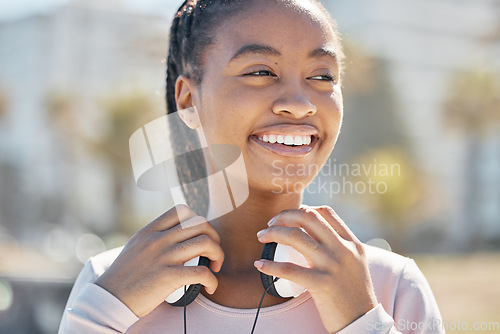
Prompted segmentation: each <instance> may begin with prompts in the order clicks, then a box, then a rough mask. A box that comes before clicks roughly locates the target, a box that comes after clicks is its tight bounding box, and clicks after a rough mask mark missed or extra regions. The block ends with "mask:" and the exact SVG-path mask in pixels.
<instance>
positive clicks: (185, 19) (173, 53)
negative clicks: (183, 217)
mask: <svg viewBox="0 0 500 334" xmlns="http://www.w3.org/2000/svg"><path fill="white" fill-rule="evenodd" d="M243 1H245V2H250V1H249V0H222V1H216V0H208V1H204V0H187V1H184V3H183V4H182V5H181V6H180V8H179V10H178V11H177V14H176V15H175V17H174V20H173V22H172V27H171V30H170V46H169V51H168V58H167V79H166V81H167V82H166V84H167V85H166V86H167V87H166V88H167V89H166V102H167V113H168V114H171V113H174V112H176V111H177V103H176V100H175V83H176V81H177V78H178V77H179V76H180V75H185V76H187V77H189V78H191V79H192V81H193V83H194V84H200V83H201V80H202V73H203V71H202V69H201V68H202V64H201V54H202V52H203V50H204V49H205V47H206V46H207V45H209V44H211V43H212V37H211V36H210V35H211V33H212V31H213V30H214V28H215V25H216V24H217V22H218V21H219V18H220V17H221V16H222V15H227V14H232V13H233V12H235V11H237V10H241V9H242V8H241V6H239V7H237V6H227V5H228V4H236V3H238V2H243ZM170 132H171V142H172V143H173V150H174V154H175V156H176V158H175V159H176V166H177V174H178V176H179V182H180V184H181V185H182V192H183V193H184V196H185V198H186V201H187V204H188V205H189V207H190V208H191V209H192V210H193V211H195V212H196V213H197V214H198V215H201V216H205V215H206V214H207V211H208V204H209V203H208V200H209V198H208V183H207V180H206V177H207V175H206V174H207V171H206V165H205V159H204V156H203V152H202V150H195V149H196V148H198V147H200V141H199V139H198V136H197V134H196V133H195V132H194V131H193V130H191V129H189V128H188V127H187V126H186V125H184V124H183V123H182V124H181V125H180V126H175V125H174V124H172V123H170ZM185 152H189V153H187V154H183V153H185ZM195 181H197V182H196V185H193V184H191V183H192V182H195Z"/></svg>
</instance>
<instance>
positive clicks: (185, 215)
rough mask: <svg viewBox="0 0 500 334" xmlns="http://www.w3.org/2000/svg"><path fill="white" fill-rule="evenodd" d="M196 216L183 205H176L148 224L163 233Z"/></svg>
mask: <svg viewBox="0 0 500 334" xmlns="http://www.w3.org/2000/svg"><path fill="white" fill-rule="evenodd" d="M196 216H197V214H196V213H195V212H194V211H193V210H191V209H190V208H189V207H188V206H187V205H185V204H178V205H176V206H174V207H173V208H171V209H170V210H168V211H167V212H165V213H163V214H162V215H161V216H159V217H158V218H156V219H155V220H154V221H152V222H151V223H149V224H148V227H149V228H152V229H154V230H156V231H165V230H168V229H169V228H172V227H174V226H175V225H177V224H179V223H181V222H184V221H186V220H189V219H190V218H193V217H196Z"/></svg>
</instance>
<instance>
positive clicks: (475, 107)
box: [443, 69, 500, 249]
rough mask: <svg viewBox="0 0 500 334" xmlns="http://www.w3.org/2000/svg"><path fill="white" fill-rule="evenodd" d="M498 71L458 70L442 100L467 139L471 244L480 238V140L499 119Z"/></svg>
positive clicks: (452, 123)
mask: <svg viewBox="0 0 500 334" xmlns="http://www.w3.org/2000/svg"><path fill="white" fill-rule="evenodd" d="M498 77H499V76H498V73H496V74H495V73H492V72H491V71H485V70H482V69H469V70H466V71H462V72H459V73H456V74H455V75H454V76H453V77H452V78H451V80H450V88H449V94H448V96H447V97H446V99H445V101H444V104H443V119H444V121H445V123H446V125H447V126H448V127H449V128H450V129H452V130H455V131H458V132H460V133H461V134H462V135H463V136H464V138H465V141H466V144H467V146H466V148H465V150H466V152H465V154H466V165H465V187H466V189H465V200H464V205H463V207H464V208H465V219H466V226H467V227H468V228H469V230H468V231H467V234H468V235H470V238H471V239H470V240H471V242H470V245H469V248H471V249H476V248H478V247H479V245H480V242H481V232H482V231H481V223H480V222H479V221H478V220H479V219H481V217H480V212H479V204H480V203H479V195H480V193H479V186H478V184H479V178H480V171H479V165H480V163H481V161H480V159H479V155H480V149H481V143H482V141H483V140H484V139H485V138H486V137H488V136H489V135H490V134H491V130H493V128H494V126H493V125H494V124H498V123H499V122H500V82H499V80H498Z"/></svg>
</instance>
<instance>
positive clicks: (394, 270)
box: [363, 244, 413, 275]
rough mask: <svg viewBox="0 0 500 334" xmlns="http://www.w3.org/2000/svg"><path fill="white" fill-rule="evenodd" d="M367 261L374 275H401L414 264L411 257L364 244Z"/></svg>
mask: <svg viewBox="0 0 500 334" xmlns="http://www.w3.org/2000/svg"><path fill="white" fill-rule="evenodd" d="M363 246H364V248H365V252H366V259H367V262H368V266H369V268H370V272H372V275H374V274H375V275H399V274H401V273H402V272H403V270H404V269H405V268H406V267H407V266H408V264H410V263H411V262H413V260H412V259H411V258H409V257H406V256H402V255H399V254H397V253H394V252H391V251H388V250H385V249H382V248H378V247H374V246H370V245H366V244H363Z"/></svg>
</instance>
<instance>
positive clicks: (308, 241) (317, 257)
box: [258, 225, 331, 267]
mask: <svg viewBox="0 0 500 334" xmlns="http://www.w3.org/2000/svg"><path fill="white" fill-rule="evenodd" d="M258 238H259V241H260V242H262V243H269V242H276V243H278V244H282V245H288V246H291V247H293V248H294V249H295V250H297V251H298V252H299V253H301V254H302V255H304V257H305V258H306V260H307V263H308V264H309V266H311V267H317V264H321V266H325V265H328V264H329V263H330V261H331V259H330V256H329V255H328V254H330V253H331V252H330V251H328V250H327V249H326V247H325V246H324V245H322V244H321V243H319V242H318V241H316V240H314V239H313V238H312V237H311V236H310V235H309V234H307V233H306V232H304V230H302V229H300V228H297V227H288V226H279V225H273V226H271V227H269V228H267V229H265V230H262V231H260V232H259V235H258Z"/></svg>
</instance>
